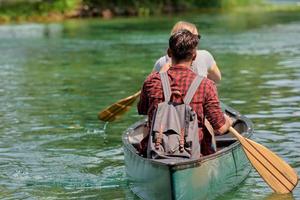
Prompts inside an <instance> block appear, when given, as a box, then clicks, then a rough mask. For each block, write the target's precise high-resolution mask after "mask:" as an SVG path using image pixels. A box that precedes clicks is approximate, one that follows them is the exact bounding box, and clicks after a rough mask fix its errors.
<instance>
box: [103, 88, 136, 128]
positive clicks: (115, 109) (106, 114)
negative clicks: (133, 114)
mask: <svg viewBox="0 0 300 200" xmlns="http://www.w3.org/2000/svg"><path fill="white" fill-rule="evenodd" d="M140 93H141V91H138V92H137V93H135V94H134V95H131V96H129V97H126V98H125V99H121V100H120V101H118V102H116V103H114V104H112V105H111V106H109V107H107V108H105V109H104V110H102V111H100V112H99V113H98V119H99V120H101V121H106V122H112V121H114V120H116V119H117V118H119V117H120V116H122V115H123V114H124V113H125V112H126V111H128V110H129V109H130V107H131V106H132V104H133V103H134V102H135V100H136V99H137V98H138V97H139V95H140Z"/></svg>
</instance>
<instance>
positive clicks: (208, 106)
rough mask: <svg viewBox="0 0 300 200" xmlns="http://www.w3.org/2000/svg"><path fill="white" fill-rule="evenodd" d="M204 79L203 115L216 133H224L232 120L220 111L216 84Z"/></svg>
mask: <svg viewBox="0 0 300 200" xmlns="http://www.w3.org/2000/svg"><path fill="white" fill-rule="evenodd" d="M206 81H207V82H206V86H205V87H206V88H205V89H204V90H205V94H204V95H205V96H204V97H205V98H204V115H205V116H206V118H207V120H208V121H209V122H210V123H211V125H212V127H213V129H214V130H215V131H216V132H217V134H224V133H225V132H226V131H227V130H228V129H229V127H230V126H231V124H232V121H231V119H230V118H229V117H228V116H226V115H224V114H223V112H222V109H221V107H220V101H219V98H218V93H217V88H216V86H215V85H214V83H213V82H212V81H210V80H206Z"/></svg>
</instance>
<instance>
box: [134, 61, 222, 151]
mask: <svg viewBox="0 0 300 200" xmlns="http://www.w3.org/2000/svg"><path fill="white" fill-rule="evenodd" d="M167 73H168V76H169V80H170V86H171V90H172V92H174V91H179V92H180V93H181V94H182V96H183V97H184V96H185V95H186V93H187V91H188V89H189V87H190V84H191V83H192V81H193V80H194V79H195V77H196V74H195V73H194V72H193V71H192V70H191V69H190V68H188V67H184V66H180V65H177V66H172V67H171V68H170V69H169V70H168V72H167ZM163 101H164V95H163V89H162V83H161V80H160V75H159V73H158V72H154V73H152V74H150V75H149V76H148V77H147V79H146V80H145V82H144V85H143V88H142V92H141V95H140V101H139V103H138V112H139V114H142V115H148V119H149V124H151V120H152V116H153V112H154V110H155V109H156V108H157V105H158V104H159V103H161V102H163ZM174 101H175V102H177V101H178V103H180V99H177V100H176V99H175V100H174ZM190 106H191V107H192V109H193V110H194V111H195V112H196V113H197V117H198V125H199V141H200V142H201V153H202V154H203V155H208V154H210V153H213V150H212V149H211V135H210V134H209V132H208V131H207V130H206V128H205V126H204V118H205V117H206V118H207V120H208V121H209V122H210V123H211V125H212V127H213V128H214V130H218V129H219V128H221V127H222V126H223V125H224V124H225V118H224V115H223V112H222V110H221V107H220V103H219V98H218V95H217V89H216V87H215V85H214V82H213V81H211V80H209V79H207V78H204V79H203V80H202V83H201V84H200V86H199V87H198V89H197V91H196V93H195V95H194V97H193V99H192V101H191V103H190Z"/></svg>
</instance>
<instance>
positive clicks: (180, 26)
mask: <svg viewBox="0 0 300 200" xmlns="http://www.w3.org/2000/svg"><path fill="white" fill-rule="evenodd" d="M181 30H188V31H190V32H191V33H193V34H195V35H199V33H198V30H197V27H196V25H195V24H192V23H189V22H185V21H179V22H177V23H176V24H175V25H174V26H173V28H172V31H171V35H173V34H174V33H176V32H178V31H181Z"/></svg>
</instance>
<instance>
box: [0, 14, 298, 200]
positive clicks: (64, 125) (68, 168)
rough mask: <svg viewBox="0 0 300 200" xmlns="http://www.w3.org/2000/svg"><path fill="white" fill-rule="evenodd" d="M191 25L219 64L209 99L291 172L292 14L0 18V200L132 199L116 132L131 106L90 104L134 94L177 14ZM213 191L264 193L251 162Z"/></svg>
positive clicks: (269, 199) (294, 112) (236, 195)
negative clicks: (116, 114) (241, 176)
mask: <svg viewBox="0 0 300 200" xmlns="http://www.w3.org/2000/svg"><path fill="white" fill-rule="evenodd" d="M182 19H185V20H188V21H191V22H194V23H196V24H197V26H198V27H199V28H200V32H201V34H202V36H203V39H201V42H200V46H201V48H203V49H208V50H209V51H211V52H212V54H213V55H214V56H215V59H216V60H217V63H218V65H219V67H220V69H221V71H222V73H223V80H222V83H221V84H220V85H218V90H219V94H220V97H221V99H222V100H223V101H224V102H225V103H227V104H229V105H230V106H232V107H234V108H236V109H237V110H239V111H240V112H241V113H243V114H245V115H246V116H248V117H249V118H250V119H251V120H252V121H253V122H254V124H255V137H254V140H255V141H257V142H259V143H261V144H263V145H265V146H266V147H268V148H270V149H271V150H273V151H274V152H276V153H277V154H278V155H280V156H281V157H283V158H284V159H285V160H286V161H287V162H288V163H290V164H291V165H292V166H293V167H294V168H295V169H296V170H297V172H298V174H300V157H299V155H300V134H299V133H300V95H299V94H300V34H299V33H300V13H296V12H289V13H288V12H287V13H285V12H274V13H244V14H243V13H231V14H229V13H220V14H193V15H188V16H177V17H172V16H167V17H163V18H147V19H136V18H130V19H114V20H111V21H101V20H99V19H94V20H82V21H81V20H71V21H67V22H64V23H55V24H23V25H2V26H0V72H1V73H0V85H1V86H0V121H1V123H0V196H1V199H78V198H81V199H136V198H137V197H135V196H134V195H133V194H132V193H131V192H130V190H129V189H128V186H127V179H126V176H125V169H124V161H123V150H122V142H121V133H122V131H124V130H125V129H126V128H127V127H128V126H129V125H131V124H132V123H134V122H135V121H137V120H138V119H140V118H141V117H140V116H138V115H137V113H136V110H135V109H134V108H133V109H131V110H130V111H129V112H128V113H127V114H126V115H125V116H124V117H123V118H121V119H120V120H118V121H116V122H114V123H110V124H108V126H107V127H106V129H105V130H104V126H105V124H104V123H102V122H99V121H98V120H97V113H98V111H99V110H101V109H103V108H104V107H106V106H108V105H109V104H111V103H113V102H115V101H117V100H118V99H121V98H124V97H126V96H129V95H131V94H133V93H135V92H136V91H137V90H138V89H139V88H140V87H141V84H142V82H143V80H144V79H145V77H146V76H147V74H149V72H150V71H151V69H152V67H153V64H154V62H155V60H156V59H157V58H158V57H160V56H161V55H162V54H164V52H165V50H166V48H167V39H168V34H169V31H170V29H171V27H172V25H173V24H174V23H175V22H176V21H177V20H182ZM220 199H225V200H231V199H233V200H238V199H249V200H257V199H265V200H274V199H289V200H290V199H300V187H299V186H298V187H297V188H296V189H295V190H294V193H293V195H284V196H280V195H276V194H273V193H272V191H271V190H270V189H269V188H268V186H267V185H266V184H265V183H264V182H263V180H262V179H261V178H260V177H259V175H258V174H257V173H256V172H255V171H254V170H253V171H252V172H251V174H250V175H249V177H248V178H247V179H246V181H245V182H244V183H243V184H241V185H240V187H239V188H237V189H235V190H233V191H231V192H229V193H227V194H225V195H224V196H223V197H221V198H220Z"/></svg>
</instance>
